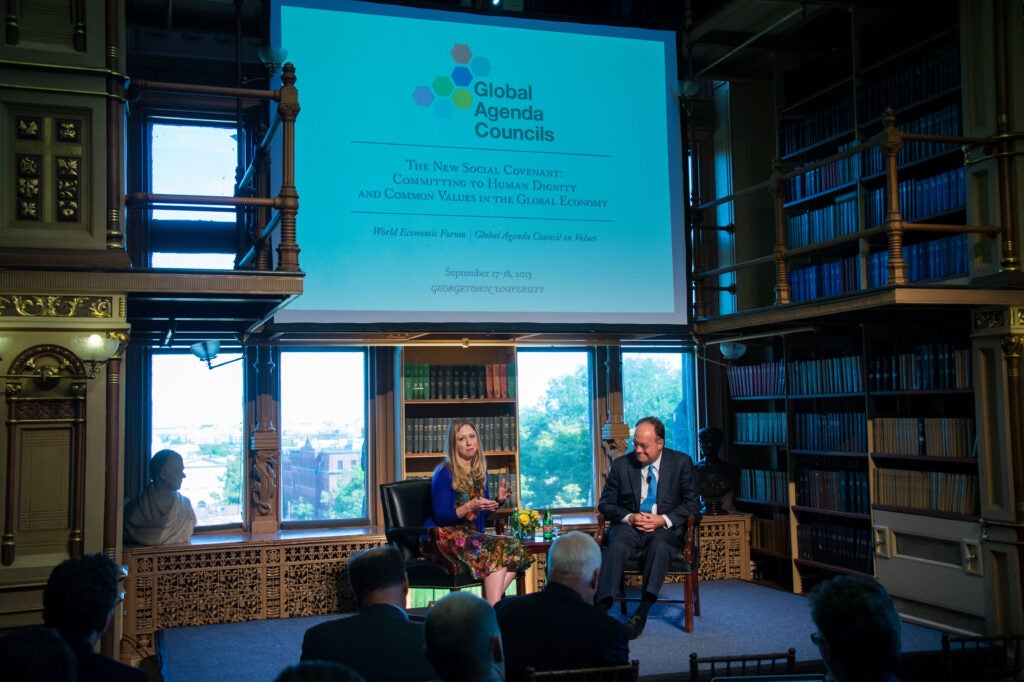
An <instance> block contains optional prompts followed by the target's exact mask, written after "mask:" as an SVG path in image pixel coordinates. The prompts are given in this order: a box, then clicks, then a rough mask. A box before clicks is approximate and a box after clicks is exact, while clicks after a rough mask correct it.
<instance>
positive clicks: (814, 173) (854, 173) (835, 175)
mask: <svg viewBox="0 0 1024 682" xmlns="http://www.w3.org/2000/svg"><path fill="white" fill-rule="evenodd" d="M856 145H857V141H856V140H852V141H850V142H847V143H845V144H841V145H839V146H838V147H836V151H840V152H841V151H845V150H847V149H850V148H851V147H854V146H856ZM859 178H860V154H851V155H849V156H844V157H842V158H841V159H836V160H834V161H829V162H828V163H826V164H825V165H823V166H820V167H818V168H812V169H811V170H809V171H807V172H805V173H800V174H799V175H796V176H794V177H792V178H790V179H789V180H787V181H786V202H787V203H788V202H790V201H800V200H802V199H806V198H808V197H813V196H816V195H818V194H821V193H822V192H827V191H829V190H830V189H835V188H836V187H842V186H843V185H849V184H851V183H854V182H857V180H858V179H859Z"/></svg>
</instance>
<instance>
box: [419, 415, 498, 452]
mask: <svg viewBox="0 0 1024 682" xmlns="http://www.w3.org/2000/svg"><path fill="white" fill-rule="evenodd" d="M450 423H451V419H449V418H448V417H407V418H406V420H405V451H406V452H408V453H417V452H444V451H445V448H446V447H447V442H446V439H447V438H448V424H450ZM473 424H474V425H475V426H476V430H477V435H479V436H480V446H481V447H482V448H483V449H484V451H485V452H487V451H489V450H496V451H502V452H511V451H514V450H515V449H516V441H517V440H518V433H517V426H516V418H515V415H511V414H504V415H492V416H485V417H476V418H475V419H473Z"/></svg>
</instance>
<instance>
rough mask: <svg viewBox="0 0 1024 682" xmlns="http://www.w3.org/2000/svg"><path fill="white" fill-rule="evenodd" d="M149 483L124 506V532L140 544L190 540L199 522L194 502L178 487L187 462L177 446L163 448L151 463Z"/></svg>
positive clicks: (165, 543)
mask: <svg viewBox="0 0 1024 682" xmlns="http://www.w3.org/2000/svg"><path fill="white" fill-rule="evenodd" d="M149 475H150V478H151V481H150V483H149V484H148V485H147V486H146V487H145V489H144V490H143V491H142V493H141V494H140V495H139V496H138V497H136V498H135V499H134V500H130V501H128V503H127V504H125V507H124V530H125V534H126V535H127V536H128V538H129V539H130V540H132V541H133V542H137V543H139V544H141V545H182V544H188V541H189V538H191V537H192V530H193V529H194V528H195V525H196V513H195V511H193V510H192V502H191V501H189V499H188V498H187V497H185V496H184V495H182V494H181V493H180V492H178V490H179V489H180V488H181V482H182V480H184V478H185V462H184V460H183V459H182V457H181V455H180V454H178V453H177V452H175V451H174V450H161V451H160V452H158V453H156V454H155V455H153V459H152V460H150V463H149Z"/></svg>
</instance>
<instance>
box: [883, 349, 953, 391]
mask: <svg viewBox="0 0 1024 682" xmlns="http://www.w3.org/2000/svg"><path fill="white" fill-rule="evenodd" d="M868 387H869V388H870V389H871V390H872V391H925V390H932V389H939V390H942V389H953V388H970V387H971V351H970V350H969V349H967V348H956V347H955V346H954V345H953V342H952V341H936V342H934V343H920V344H916V345H915V346H914V350H913V352H911V353H894V354H891V355H876V356H875V357H874V358H872V359H871V360H870V361H868Z"/></svg>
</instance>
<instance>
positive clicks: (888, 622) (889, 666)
mask: <svg viewBox="0 0 1024 682" xmlns="http://www.w3.org/2000/svg"><path fill="white" fill-rule="evenodd" d="M808 600H809V601H810V605H811V620H813V621H814V625H815V626H816V627H817V628H818V631H817V632H815V633H814V634H813V635H811V640H813V641H814V643H815V644H817V645H818V652H819V653H820V654H821V660H822V661H823V662H824V663H825V666H826V667H827V668H828V672H829V679H831V680H835V682H854V681H856V682H896V680H897V678H896V672H897V671H898V670H899V667H900V647H901V642H900V640H901V632H902V623H901V621H900V617H899V614H897V613H896V607H895V606H893V603H892V599H890V597H889V593H888V592H887V591H886V589H885V588H884V587H883V586H882V584H881V583H879V582H878V581H876V580H874V579H872V578H860V577H857V576H850V575H841V576H837V577H835V578H832V579H831V580H826V581H825V582H822V583H818V584H817V585H815V587H814V589H813V590H811V594H810V595H809V597H808Z"/></svg>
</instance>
